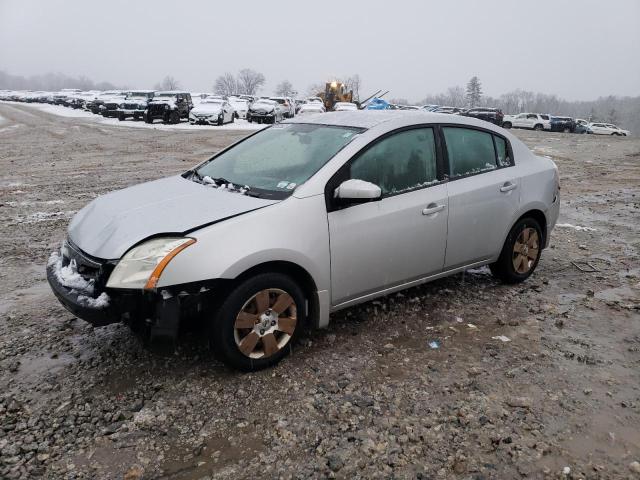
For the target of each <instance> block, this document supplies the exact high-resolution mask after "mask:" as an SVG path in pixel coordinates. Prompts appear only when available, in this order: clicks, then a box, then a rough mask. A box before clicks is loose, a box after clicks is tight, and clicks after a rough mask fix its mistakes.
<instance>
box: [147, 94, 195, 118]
mask: <svg viewBox="0 0 640 480" xmlns="http://www.w3.org/2000/svg"><path fill="white" fill-rule="evenodd" d="M192 108H193V101H192V100H191V94H190V93H189V92H183V91H166V92H156V93H155V95H154V97H153V99H152V100H151V101H150V102H149V105H148V106H147V110H146V111H145V112H144V121H145V122H147V123H153V121H154V120H156V119H158V118H159V119H161V120H162V121H163V122H164V123H179V122H180V119H182V118H186V119H189V112H190V111H191V109H192Z"/></svg>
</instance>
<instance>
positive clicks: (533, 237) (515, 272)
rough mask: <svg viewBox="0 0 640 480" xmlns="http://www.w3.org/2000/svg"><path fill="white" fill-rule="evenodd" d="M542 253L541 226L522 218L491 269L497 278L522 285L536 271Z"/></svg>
mask: <svg viewBox="0 0 640 480" xmlns="http://www.w3.org/2000/svg"><path fill="white" fill-rule="evenodd" d="M541 253H542V229H541V228H540V224H539V223H538V222H537V221H536V220H535V219H533V218H530V217H526V218H522V219H520V220H519V221H518V223H516V224H515V225H514V226H513V228H512V229H511V231H510V232H509V235H508V236H507V239H506V240H505V242H504V246H503V247H502V252H501V253H500V257H498V261H497V262H495V263H493V264H491V265H489V268H490V269H491V273H493V275H494V276H495V277H496V278H499V279H500V280H502V281H503V282H505V283H520V282H523V281H525V280H526V279H527V278H529V276H530V275H531V274H532V273H533V271H534V270H535V269H536V267H537V265H538V261H539V260H540V254H541Z"/></svg>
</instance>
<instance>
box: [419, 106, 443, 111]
mask: <svg viewBox="0 0 640 480" xmlns="http://www.w3.org/2000/svg"><path fill="white" fill-rule="evenodd" d="M438 108H440V105H423V106H422V109H423V110H426V111H427V112H433V111H434V110H436V109H438Z"/></svg>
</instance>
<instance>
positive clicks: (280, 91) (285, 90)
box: [275, 80, 296, 97]
mask: <svg viewBox="0 0 640 480" xmlns="http://www.w3.org/2000/svg"><path fill="white" fill-rule="evenodd" d="M275 93H276V95H278V96H280V97H291V96H293V95H295V93H296V92H295V90H294V89H293V85H291V82H290V81H289V80H283V81H282V82H280V83H279V84H278V86H277V87H276V89H275Z"/></svg>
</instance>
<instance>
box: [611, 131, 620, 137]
mask: <svg viewBox="0 0 640 480" xmlns="http://www.w3.org/2000/svg"><path fill="white" fill-rule="evenodd" d="M618 135H619V134H617V133H616V132H613V133H612V134H611V136H612V137H617V136H618Z"/></svg>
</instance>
